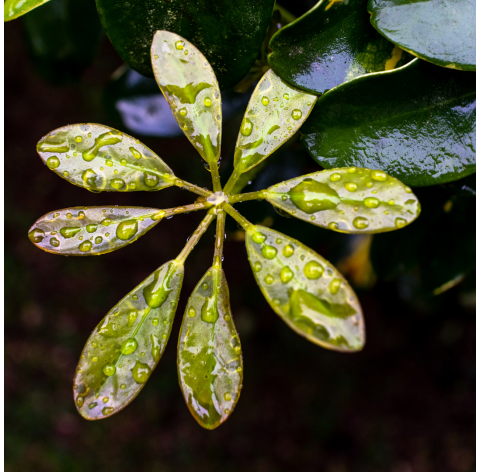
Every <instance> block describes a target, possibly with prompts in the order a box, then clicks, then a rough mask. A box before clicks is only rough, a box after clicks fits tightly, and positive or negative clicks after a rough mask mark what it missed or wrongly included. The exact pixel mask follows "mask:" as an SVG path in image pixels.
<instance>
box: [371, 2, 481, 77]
mask: <svg viewBox="0 0 481 472" xmlns="http://www.w3.org/2000/svg"><path fill="white" fill-rule="evenodd" d="M367 8H368V11H369V12H370V13H371V23H372V25H373V26H374V27H375V28H376V29H377V30H378V31H379V32H380V33H381V34H382V35H384V36H385V37H386V38H388V39H389V40H390V41H392V42H393V43H395V44H397V45H399V46H400V47H401V48H403V49H405V50H406V51H409V52H410V53H411V54H414V55H415V56H417V57H420V58H422V59H425V60H427V61H429V62H432V63H433V64H436V65H439V66H443V67H449V68H451V69H460V70H471V71H474V70H476V2H475V0H467V1H462V2H460V1H458V0H429V1H423V2H419V1H415V0H407V1H406V0H370V1H369V2H368V5H367Z"/></svg>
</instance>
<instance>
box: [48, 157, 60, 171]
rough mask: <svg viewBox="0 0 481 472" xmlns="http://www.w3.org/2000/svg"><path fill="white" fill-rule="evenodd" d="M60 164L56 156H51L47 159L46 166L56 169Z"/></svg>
mask: <svg viewBox="0 0 481 472" xmlns="http://www.w3.org/2000/svg"><path fill="white" fill-rule="evenodd" d="M59 165H60V159H59V158H58V157H57V156H52V157H49V158H48V159H47V166H48V167H49V169H56V168H57V167H58V166H59Z"/></svg>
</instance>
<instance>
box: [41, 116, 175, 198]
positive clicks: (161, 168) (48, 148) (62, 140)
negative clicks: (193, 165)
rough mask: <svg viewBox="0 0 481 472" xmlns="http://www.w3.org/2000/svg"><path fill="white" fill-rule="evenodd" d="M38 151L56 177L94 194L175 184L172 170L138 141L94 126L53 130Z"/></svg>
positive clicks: (44, 138)
mask: <svg viewBox="0 0 481 472" xmlns="http://www.w3.org/2000/svg"><path fill="white" fill-rule="evenodd" d="M37 152H38V153H39V155H40V157H41V158H42V160H43V161H44V162H45V163H46V164H47V166H48V167H49V168H50V169H52V170H53V171H54V172H55V173H56V174H57V175H59V176H60V177H62V178H63V179H65V180H68V181H69V182H70V183H72V184H74V185H77V186H79V187H83V188H86V189H87V190H90V191H92V192H102V191H109V192H136V191H140V190H147V191H152V190H161V189H163V188H166V187H170V186H172V185H174V181H175V175H174V173H173V172H172V170H171V169H170V167H169V166H168V165H167V164H166V163H165V162H164V161H163V160H162V159H161V158H160V157H159V156H157V154H155V153H154V152H153V151H151V150H150V149H149V148H148V147H147V146H144V145H143V144H142V143H141V142H140V141H139V140H138V139H135V138H132V137H131V136H129V135H127V134H125V133H121V132H120V131H117V130H115V129H113V128H109V127H108V126H104V125H98V124H95V123H84V124H75V125H68V126H63V127H62V128H58V129H56V130H54V131H51V132H50V133H49V134H47V135H46V136H44V137H43V138H42V139H41V140H40V141H39V142H38V144H37Z"/></svg>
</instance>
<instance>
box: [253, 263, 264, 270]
mask: <svg viewBox="0 0 481 472" xmlns="http://www.w3.org/2000/svg"><path fill="white" fill-rule="evenodd" d="M261 269H262V264H261V263H260V262H259V261H256V262H254V270H255V271H256V272H260V271H261Z"/></svg>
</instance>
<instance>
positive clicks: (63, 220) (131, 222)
mask: <svg viewBox="0 0 481 472" xmlns="http://www.w3.org/2000/svg"><path fill="white" fill-rule="evenodd" d="M161 215H162V212H161V210H157V209H155V208H142V207H119V206H99V207H73V208H66V209H64V210H57V211H54V212H50V213H47V214H46V215H44V216H42V217H41V218H39V219H38V220H37V221H36V222H35V223H34V224H33V226H32V227H31V228H30V230H29V232H28V237H29V239H30V241H32V243H33V244H35V246H37V247H38V248H40V249H43V250H44V251H47V252H51V253H53V254H61V255H64V256H92V255H100V254H106V253H108V252H112V251H115V250H117V249H120V248H121V247H124V246H127V244H130V243H133V242H134V241H137V239H139V238H140V236H142V235H143V234H145V233H146V232H147V231H149V230H150V229H152V228H153V227H154V226H155V225H156V224H157V223H158V222H159V221H160V220H161V219H162V216H161Z"/></svg>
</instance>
